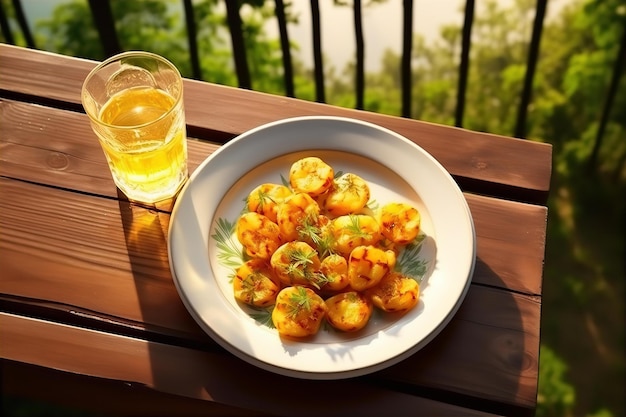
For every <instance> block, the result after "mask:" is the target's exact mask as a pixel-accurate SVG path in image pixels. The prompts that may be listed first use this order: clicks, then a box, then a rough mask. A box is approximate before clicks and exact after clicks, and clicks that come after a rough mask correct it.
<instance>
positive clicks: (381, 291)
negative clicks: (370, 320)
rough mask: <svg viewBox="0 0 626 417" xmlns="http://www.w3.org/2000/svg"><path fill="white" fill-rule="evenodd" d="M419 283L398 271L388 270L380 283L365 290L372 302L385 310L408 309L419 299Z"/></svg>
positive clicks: (397, 310)
mask: <svg viewBox="0 0 626 417" xmlns="http://www.w3.org/2000/svg"><path fill="white" fill-rule="evenodd" d="M419 292H420V289H419V284H418V283H417V281H415V280H414V279H412V278H408V277H405V276H404V275H402V274H400V273H399V272H390V273H389V274H387V275H385V276H384V277H383V278H382V279H381V281H380V283H379V284H378V285H377V286H376V287H373V288H371V289H369V290H367V291H366V294H367V296H368V297H369V298H370V299H371V300H372V303H374V305H375V306H376V307H378V308H380V309H381V310H383V311H386V312H389V313H391V312H399V311H406V310H410V309H411V308H413V307H415V305H417V302H418V300H419Z"/></svg>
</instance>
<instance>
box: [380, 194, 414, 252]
mask: <svg viewBox="0 0 626 417" xmlns="http://www.w3.org/2000/svg"><path fill="white" fill-rule="evenodd" d="M379 223H380V226H381V227H380V231H381V233H382V234H383V236H384V237H386V238H387V239H389V240H390V241H392V242H394V243H396V244H398V245H406V244H408V243H411V242H413V241H414V240H415V238H416V237H417V235H418V233H419V231H420V223H421V216H420V213H419V211H418V210H417V209H416V208H415V207H412V206H410V205H409V204H406V203H389V204H386V205H385V206H383V207H382V209H381V211H380V219H379Z"/></svg>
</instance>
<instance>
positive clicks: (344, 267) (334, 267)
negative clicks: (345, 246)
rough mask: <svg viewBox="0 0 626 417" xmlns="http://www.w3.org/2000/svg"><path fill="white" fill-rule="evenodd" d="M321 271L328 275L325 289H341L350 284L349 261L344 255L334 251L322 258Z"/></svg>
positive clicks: (331, 290) (332, 290) (325, 275)
mask: <svg viewBox="0 0 626 417" xmlns="http://www.w3.org/2000/svg"><path fill="white" fill-rule="evenodd" d="M320 273H321V274H322V275H323V276H324V277H326V283H325V284H324V290H325V291H330V292H336V291H341V290H343V289H344V288H346V287H347V286H348V284H349V283H350V281H349V280H348V261H347V260H346V258H344V257H343V256H341V255H339V254H336V253H332V254H330V255H328V256H327V257H325V258H324V259H322V262H321V264H320Z"/></svg>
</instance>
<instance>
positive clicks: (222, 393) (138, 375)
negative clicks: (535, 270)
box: [0, 313, 491, 417]
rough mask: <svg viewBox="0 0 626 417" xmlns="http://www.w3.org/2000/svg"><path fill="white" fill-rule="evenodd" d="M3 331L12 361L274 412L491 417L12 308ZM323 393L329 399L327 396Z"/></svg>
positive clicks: (1, 323) (0, 325)
mask: <svg viewBox="0 0 626 417" xmlns="http://www.w3.org/2000/svg"><path fill="white" fill-rule="evenodd" d="M33 335H35V336H34V337H33ZM0 336H1V338H2V340H3V341H4V344H5V346H6V349H3V351H2V355H3V358H5V359H9V360H12V361H17V362H24V363H31V364H34V365H38V366H44V367H46V368H51V369H57V370H64V371H66V372H72V373H77V374H81V375H96V376H98V377H100V378H105V379H109V380H119V381H126V382H129V383H135V384H141V385H144V386H146V387H149V388H152V389H155V390H158V391H162V392H165V393H168V394H173V395H177V396H181V397H189V398H194V399H202V400H205V401H212V402H217V403H219V404H223V405H229V406H233V407H237V408H240V409H241V408H242V409H254V410H258V411H260V412H261V413H267V414H273V415H284V416H316V417H317V416H320V415H323V416H329V417H330V416H343V415H360V416H375V417H379V416H380V415H381V412H383V410H384V411H385V412H386V413H388V415H394V416H404V415H412V414H413V413H419V414H420V415H428V416H449V415H464V416H489V415H491V414H489V413H485V412H481V411H475V410H471V409H467V408H463V407H457V406H452V405H450V404H445V403H441V402H438V401H433V400H429V399H427V398H422V397H420V396H418V395H408V394H403V393H400V392H396V391H393V390H391V389H386V388H384V387H380V386H378V385H374V384H370V383H368V382H367V380H361V381H350V380H347V381H341V380H340V381H311V380H294V379H292V378H288V377H283V376H280V375H276V374H273V373H269V372H267V371H263V370H261V369H259V368H256V367H254V366H251V365H248V364H246V363H244V362H242V361H240V360H238V359H236V358H235V357H232V356H227V355H219V354H212V353H208V352H201V351H196V350H192V349H185V348H180V347H175V346H170V345H164V344H158V343H153V342H146V341H144V340H140V339H133V338H127V337H122V336H117V335H111V334H108V333H102V332H97V331H93V330H88V329H82V328H77V327H71V326H65V325H60V324H52V323H49V322H46V321H41V320H36V319H30V318H24V317H19V316H14V315H11V314H6V313H0ZM242 376H243V377H242ZM295 386H297V387H298V389H294V387H295ZM334 394H336V395H334ZM320 396H322V397H326V400H324V401H321V400H320ZM329 396H332V398H331V397H329Z"/></svg>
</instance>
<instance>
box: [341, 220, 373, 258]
mask: <svg viewBox="0 0 626 417" xmlns="http://www.w3.org/2000/svg"><path fill="white" fill-rule="evenodd" d="M330 233H331V234H332V242H333V245H332V247H333V249H334V250H335V251H336V252H338V253H340V254H342V255H344V256H350V253H351V252H352V249H354V248H356V247H357V246H363V245H377V244H378V243H379V242H380V240H381V239H382V234H381V233H380V225H379V224H378V221H377V220H376V219H375V218H374V216H371V215H369V214H346V215H344V216H339V217H336V218H334V219H333V220H332V225H331V227H330Z"/></svg>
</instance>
